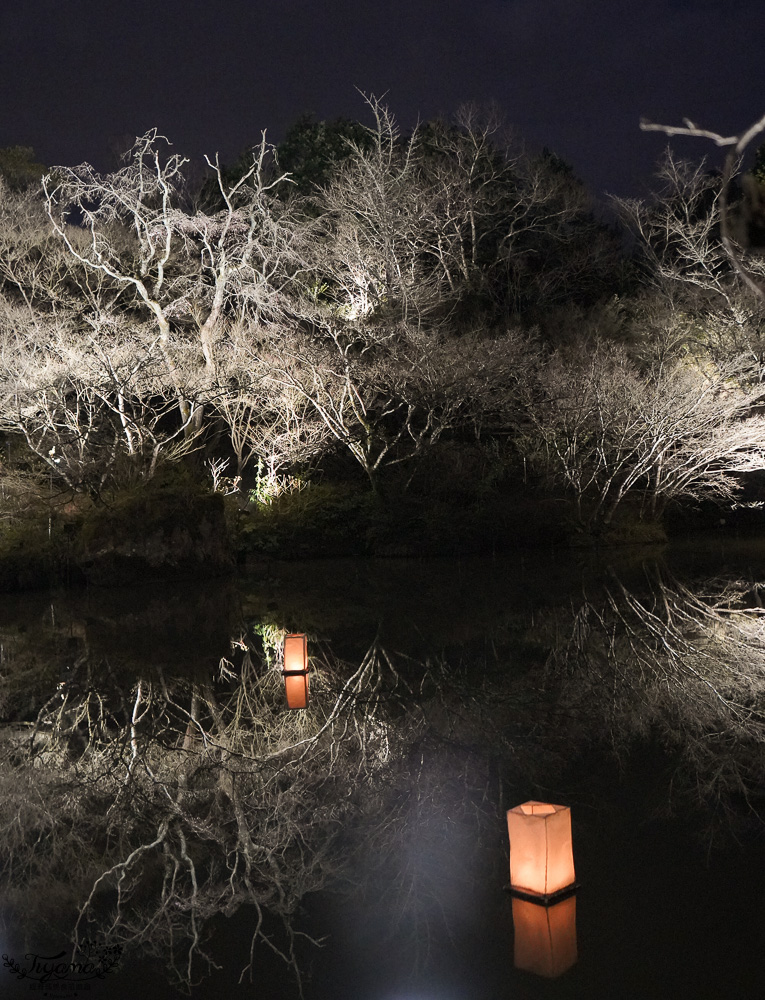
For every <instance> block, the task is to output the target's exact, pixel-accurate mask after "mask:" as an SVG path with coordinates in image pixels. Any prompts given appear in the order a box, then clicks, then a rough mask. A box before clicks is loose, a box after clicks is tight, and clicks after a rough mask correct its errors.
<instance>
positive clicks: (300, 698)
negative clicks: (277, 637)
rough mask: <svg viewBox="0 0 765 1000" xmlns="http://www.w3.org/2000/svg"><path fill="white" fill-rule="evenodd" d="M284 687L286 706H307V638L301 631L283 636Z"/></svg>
mask: <svg viewBox="0 0 765 1000" xmlns="http://www.w3.org/2000/svg"><path fill="white" fill-rule="evenodd" d="M283 674H284V687H285V690H286V692H287V707H288V708H307V707H308V640H307V638H306V636H305V635H304V634H303V633H302V632H301V633H295V634H292V635H287V636H285V637H284V670H283Z"/></svg>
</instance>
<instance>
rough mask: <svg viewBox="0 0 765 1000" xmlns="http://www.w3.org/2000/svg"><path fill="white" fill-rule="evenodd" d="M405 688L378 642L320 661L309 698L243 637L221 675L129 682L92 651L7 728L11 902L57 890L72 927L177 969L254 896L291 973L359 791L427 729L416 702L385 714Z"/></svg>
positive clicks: (340, 856) (258, 939)
mask: <svg viewBox="0 0 765 1000" xmlns="http://www.w3.org/2000/svg"><path fill="white" fill-rule="evenodd" d="M400 685H401V681H400V678H399V677H398V675H397V673H396V671H395V668H394V666H393V664H392V662H391V661H390V660H389V659H388V658H387V657H386V656H385V654H384V652H383V651H381V650H379V649H378V648H377V646H373V647H372V648H371V649H370V650H369V652H368V653H367V655H366V656H365V657H364V659H363V661H362V663H361V664H360V665H359V666H357V667H353V666H350V665H348V664H342V663H338V662H330V661H329V659H326V658H325V659H317V660H316V661H315V662H314V663H313V665H312V672H311V690H312V701H311V707H310V708H309V709H308V710H307V711H304V712H288V711H285V710H284V708H283V697H284V694H283V682H282V680H281V675H280V673H279V671H278V670H276V669H273V668H268V667H267V665H266V663H265V661H264V660H262V659H261V658H259V657H258V656H256V655H254V654H253V651H252V650H250V649H246V650H245V651H244V652H243V653H242V654H241V655H240V656H239V658H238V661H237V662H236V664H234V663H232V662H227V661H224V662H222V664H221V666H220V668H219V670H218V673H217V676H216V677H215V678H214V679H213V678H210V679H209V680H203V681H182V680H178V679H177V678H171V677H169V676H168V675H167V674H166V673H165V672H164V671H162V670H158V671H155V672H154V673H153V674H151V675H149V674H146V675H145V676H144V677H142V678H140V679H138V680H137V681H135V682H134V683H133V684H132V686H130V687H128V688H127V689H125V687H124V685H123V684H122V683H120V680H119V678H117V677H116V676H114V675H113V674H110V673H109V670H108V664H106V663H98V664H92V663H91V662H89V661H87V660H84V661H83V662H81V663H80V665H79V668H78V669H77V670H76V671H75V672H74V673H73V674H72V675H71V676H70V677H69V678H68V679H67V681H66V682H65V683H64V684H63V685H62V686H61V687H60V688H59V689H58V690H57V691H56V693H55V694H54V695H53V696H52V697H51V698H49V699H48V701H47V702H46V703H45V704H44V705H43V706H42V708H41V709H40V711H39V713H38V715H37V719H36V721H35V722H34V724H30V725H28V726H17V727H16V728H15V730H14V732H13V733H12V734H11V733H9V732H6V734H5V740H6V746H5V748H4V750H5V753H4V756H5V766H4V768H3V771H2V775H3V777H2V780H3V785H4V786H5V787H4V789H3V792H4V794H3V802H4V809H3V813H4V819H3V822H2V827H3V834H4V842H5V851H4V854H5V865H4V874H5V876H6V879H7V880H8V881H9V883H10V885H9V889H8V891H7V893H6V902H7V903H8V904H9V905H11V906H13V905H14V904H15V905H16V906H17V907H18V908H19V909H21V908H22V907H23V908H24V909H26V910H28V909H29V902H30V899H35V898H37V899H46V900H47V902H48V904H52V902H53V899H52V896H51V893H50V890H51V887H56V898H55V908H56V909H58V910H60V908H61V906H62V904H68V905H69V906H72V907H74V908H75V909H76V922H75V938H78V937H80V938H81V937H82V936H83V935H86V936H93V934H94V933H96V932H100V933H102V934H106V935H107V936H108V938H109V940H110V942H112V943H122V944H124V945H128V946H139V947H141V948H142V949H145V950H148V951H149V952H153V953H156V954H158V955H160V956H161V957H162V960H163V964H167V965H168V966H169V967H171V968H172V969H173V970H174V973H175V976H176V979H177V981H178V982H179V983H190V982H192V981H193V980H194V979H195V977H197V976H198V975H199V973H200V971H203V969H204V967H205V965H206V964H207V965H211V964H214V963H213V959H212V957H211V955H209V954H208V953H207V951H206V939H207V925H208V922H209V921H210V919H211V918H212V917H213V916H215V915H217V914H221V913H223V914H225V915H231V914H232V913H234V912H235V911H236V910H238V909H239V908H240V907H242V906H249V907H251V908H252V911H253V913H254V916H253V932H252V948H253V949H254V948H255V946H256V945H257V944H258V943H261V944H265V945H266V946H268V947H270V948H272V949H273V950H275V951H277V952H279V953H280V954H281V955H282V956H283V957H284V958H285V959H287V961H289V962H290V963H291V964H293V966H294V967H295V970H296V972H297V962H296V950H295V949H296V942H297V936H298V933H297V932H296V931H295V930H294V929H293V927H292V924H291V917H292V915H293V914H294V913H295V911H296V909H297V907H298V904H299V902H300V900H301V899H302V898H303V897H304V896H305V895H306V894H307V893H309V892H312V891H315V890H317V889H321V888H323V887H324V886H326V885H327V884H328V883H329V882H331V881H332V880H333V879H335V878H336V877H337V876H338V872H339V870H340V869H341V868H342V867H343V865H344V863H345V861H344V859H345V856H346V850H347V838H348V833H349V828H351V827H352V826H353V824H354V821H355V819H356V818H358V814H359V812H360V811H363V810H362V809H361V805H362V802H363V794H362V792H363V789H364V788H365V787H373V786H374V785H375V782H376V780H377V778H378V776H380V775H382V774H383V773H384V771H385V769H386V768H387V767H389V765H390V763H391V761H392V760H394V759H396V758H397V757H399V756H400V755H401V754H402V752H403V748H404V747H405V746H406V744H407V741H409V740H411V739H412V738H413V736H414V734H416V732H417V727H418V723H417V720H416V718H415V717H413V716H411V715H408V716H406V717H405V718H400V719H399V720H398V722H397V724H396V725H395V726H392V725H391V724H390V717H389V712H390V706H391V704H392V700H395V697H396V691H397V689H399V688H400ZM367 818H368V817H367ZM378 822H385V819H384V816H383V817H381V818H380V819H379V820H378ZM273 915H275V916H277V917H279V918H282V922H283V928H284V930H283V933H282V934H281V937H280V938H276V937H275V936H274V935H272V934H271V933H269V932H267V929H266V927H267V917H269V916H273ZM244 962H246V956H245V958H244ZM244 962H243V964H244ZM251 963H252V954H251V956H250V964H251ZM245 971H246V970H245Z"/></svg>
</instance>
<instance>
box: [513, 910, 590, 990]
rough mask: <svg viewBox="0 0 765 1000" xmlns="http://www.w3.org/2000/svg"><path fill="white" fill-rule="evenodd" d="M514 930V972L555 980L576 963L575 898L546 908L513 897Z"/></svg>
mask: <svg viewBox="0 0 765 1000" xmlns="http://www.w3.org/2000/svg"><path fill="white" fill-rule="evenodd" d="M513 928H514V930H515V944H514V955H513V959H514V962H515V967H516V969H523V970H524V971H526V972H533V973H535V974H536V975H537V976H546V977H547V978H548V979H554V978H555V977H556V976H561V975H563V973H564V972H566V970H567V969H570V968H571V966H572V965H574V964H575V963H576V960H577V957H578V956H577V948H576V896H568V897H567V898H566V899H563V900H561V901H560V902H558V903H551V904H550V905H549V906H539V904H538V903H533V902H531V901H530V900H528V899H519V898H517V897H515V898H513Z"/></svg>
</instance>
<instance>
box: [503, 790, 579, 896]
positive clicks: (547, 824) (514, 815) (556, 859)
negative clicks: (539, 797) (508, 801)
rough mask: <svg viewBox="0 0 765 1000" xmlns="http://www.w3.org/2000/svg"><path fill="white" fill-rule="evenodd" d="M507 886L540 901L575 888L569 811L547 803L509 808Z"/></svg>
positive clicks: (566, 807) (525, 803)
mask: <svg viewBox="0 0 765 1000" xmlns="http://www.w3.org/2000/svg"><path fill="white" fill-rule="evenodd" d="M507 832H508V834H509V836H510V889H511V891H514V892H518V893H521V894H523V895H526V896H530V897H532V898H536V899H537V900H538V901H539V902H542V903H546V902H548V901H549V900H550V899H552V898H553V897H555V896H558V895H559V894H561V893H564V892H566V891H571V890H572V889H573V888H574V887H575V882H576V876H575V874H574V852H573V847H572V844H571V810H570V809H569V807H568V806H554V805H550V804H549V803H547V802H524V803H523V805H520V806H516V807H515V808H514V809H508V812H507Z"/></svg>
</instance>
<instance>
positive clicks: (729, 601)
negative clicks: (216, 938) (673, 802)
mask: <svg viewBox="0 0 765 1000" xmlns="http://www.w3.org/2000/svg"><path fill="white" fill-rule="evenodd" d="M641 579H642V578H641ZM750 590H751V588H750V587H749V585H747V584H743V583H741V582H736V581H733V582H730V581H729V582H727V583H725V582H722V581H719V582H716V583H711V584H707V585H706V586H705V587H703V588H700V587H698V588H697V587H689V586H686V585H684V584H682V583H680V582H678V581H677V580H675V579H673V578H672V577H671V576H670V575H669V574H668V573H667V572H666V571H664V570H662V569H660V568H657V567H655V566H649V567H647V568H646V571H645V580H644V582H641V583H639V584H636V583H635V582H634V581H633V582H630V584H629V585H625V584H624V583H622V582H621V581H620V580H619V579H618V578H617V577H616V576H615V575H612V576H611V577H610V578H609V579H608V580H607V581H606V582H605V583H604V584H603V583H601V585H600V586H596V585H595V584H593V585H591V586H590V587H589V589H588V593H587V594H586V595H583V596H581V597H578V598H576V599H572V600H570V601H569V603H568V604H567V605H566V606H565V607H562V606H560V605H559V606H557V607H554V608H553V607H550V606H549V605H548V606H547V608H546V609H545V610H544V611H539V610H537V611H536V612H534V614H533V617H532V619H531V621H527V620H525V616H524V615H523V614H521V613H520V612H513V614H512V615H511V616H509V617H508V618H507V619H506V620H505V622H504V625H502V626H499V627H498V628H497V629H495V630H493V631H492V633H491V635H490V636H487V642H486V644H485V645H484V644H481V647H480V649H478V648H476V647H475V644H474V645H473V646H471V647H466V648H465V650H464V653H463V656H462V659H461V662H459V663H457V662H455V659H454V657H453V656H452V655H451V654H450V655H449V657H448V658H447V659H439V657H438V656H436V655H434V656H433V657H432V658H431V660H430V661H429V662H428V663H427V664H426V665H423V664H420V663H417V662H415V661H411V660H407V658H406V657H405V656H403V655H402V654H397V655H396V657H393V656H389V655H388V653H387V652H386V650H385V649H383V648H381V647H380V645H379V644H377V643H373V644H372V646H371V647H370V648H369V650H368V652H367V654H366V656H365V657H364V658H363V660H362V661H361V663H357V664H351V663H348V662H343V661H340V660H338V659H336V658H333V657H332V656H331V655H330V654H329V653H327V654H326V655H325V654H321V655H317V656H315V657H314V659H313V663H312V674H311V707H310V708H309V709H308V710H307V711H305V712H289V711H286V710H285V708H284V703H283V698H284V694H283V686H282V685H283V682H282V679H281V676H280V673H279V669H278V667H279V664H278V662H276V661H274V660H273V657H272V658H271V660H269V657H268V656H266V655H265V653H266V649H263V648H261V646H260V645H259V644H258V642H256V641H255V638H256V636H255V633H254V632H252V631H250V632H246V631H245V633H244V634H243V635H241V636H239V634H238V638H237V644H236V655H232V657H231V661H223V662H222V663H221V665H220V667H219V668H218V669H217V670H216V672H215V676H213V675H212V674H211V673H210V672H209V671H207V672H203V673H202V674H200V673H199V672H198V671H197V672H194V671H193V670H190V671H189V673H188V674H187V676H186V677H185V678H180V679H179V677H178V676H177V674H178V671H177V670H176V669H173V666H172V664H171V662H170V651H169V649H165V650H164V652H163V654H162V656H161V657H159V659H156V660H155V661H154V663H155V667H154V669H153V670H152V671H148V670H146V671H143V672H142V674H141V675H140V676H138V677H136V676H135V673H133V674H131V673H129V672H128V671H127V669H126V662H131V663H132V661H130V658H129V656H128V657H127V660H126V661H124V662H120V661H119V655H118V654H119V650H118V648H117V646H116V644H115V643H111V644H110V645H108V647H107V646H104V645H103V643H101V645H99V643H98V642H96V641H94V638H93V636H94V633H93V632H92V629H91V630H90V631H89V632H88V634H87V635H86V636H85V637H84V638H82V637H81V640H82V641H80V639H78V641H77V643H75V646H74V648H73V651H72V654H71V655H69V654H67V656H68V659H67V664H66V665H67V669H59V666H58V664H57V661H56V656H57V655H59V653H60V652H61V649H60V648H59V647H57V645H56V643H55V642H52V641H49V640H46V641H45V645H44V646H42V647H40V649H41V653H40V654H39V655H38V659H37V660H34V661H33V660H32V659H30V654H29V651H28V650H25V649H24V648H23V643H22V642H21V640H20V639H18V637H17V640H16V644H15V645H13V644H11V646H6V657H7V658H6V663H5V664H4V676H3V682H2V684H0V696H2V695H3V694H4V692H3V690H2V689H3V687H8V688H9V690H11V695H12V696H9V697H10V701H8V700H6V706H7V704H10V703H14V704H16V703H17V704H19V705H24V706H26V705H27V704H28V697H29V696H28V695H24V697H23V698H22V697H21V695H20V688H19V684H18V683H17V682H16V681H14V680H13V678H12V677H10V670H9V663H10V661H11V660H13V659H14V657H15V659H16V660H17V661H18V664H19V665H20V666H21V667H23V677H24V678H27V679H29V678H32V679H35V678H36V681H35V684H36V686H35V687H34V694H35V696H36V697H37V696H40V697H41V706H42V707H40V709H39V712H38V713H37V715H36V719H35V721H33V722H29V723H17V724H16V725H15V727H14V728H13V729H10V728H6V729H5V730H4V731H2V743H1V744H0V747H1V748H2V751H3V766H2V768H1V769H0V782H1V783H2V791H3V800H2V801H3V806H2V809H1V810H0V829H1V830H2V837H3V845H4V849H3V852H2V865H3V868H2V878H3V882H4V883H5V884H6V885H7V889H6V890H5V901H6V905H10V906H14V905H15V907H16V909H17V910H19V911H21V910H22V909H23V910H24V911H25V912H28V911H29V909H30V900H37V905H38V906H39V907H40V908H43V907H45V906H47V907H48V909H49V911H50V912H51V913H54V912H62V910H63V909H65V908H68V909H69V910H70V911H71V912H72V918H71V923H72V925H73V924H74V923H75V922H76V923H77V934H78V935H79V936H80V937H82V936H86V935H87V936H91V937H92V936H94V934H95V933H96V932H100V933H103V934H106V935H108V937H109V939H110V940H111V941H112V942H115V943H116V942H122V943H124V944H126V945H131V946H133V947H135V948H140V949H144V950H147V951H149V952H153V953H155V954H157V955H158V956H160V957H161V959H162V963H163V965H168V966H170V967H172V968H173V969H174V970H175V976H176V979H177V981H178V982H179V983H184V982H186V983H188V982H189V981H192V980H193V979H195V978H198V977H199V976H201V975H202V974H204V972H205V968H206V964H207V963H210V964H213V960H214V954H213V951H212V950H211V948H210V947H209V936H210V928H211V927H212V926H213V923H214V921H213V918H214V917H216V916H217V915H219V914H224V915H231V914H233V913H234V912H235V911H238V910H241V911H242V913H251V914H252V947H253V951H252V952H251V954H250V965H252V963H253V961H254V955H255V949H256V946H257V947H260V946H264V947H268V948H273V949H274V950H276V951H278V952H280V953H281V954H282V955H283V957H285V958H286V959H287V961H289V962H291V963H292V964H293V965H294V966H295V968H296V970H297V967H298V958H299V953H300V934H299V933H298V931H297V930H296V927H297V924H295V923H293V917H294V915H295V914H296V912H297V911H298V907H299V904H300V902H301V900H303V899H304V898H305V897H306V896H309V895H310V894H311V893H314V892H316V891H317V890H330V891H332V892H338V891H344V892H345V893H346V900H347V910H348V912H349V913H352V912H354V910H353V905H352V901H353V899H354V898H358V897H359V896H365V897H366V899H367V900H369V899H370V898H372V899H374V913H375V922H374V923H373V925H372V924H370V923H369V921H370V918H369V911H368V910H367V911H365V915H364V918H363V919H364V922H366V924H367V925H368V926H370V928H371V929H370V930H369V931H368V932H367V934H368V937H370V936H373V937H374V939H375V940H374V942H373V944H374V946H375V947H378V948H379V947H391V946H393V945H394V944H395V948H396V953H397V954H398V956H399V960H400V961H401V963H404V962H405V960H406V956H408V958H409V961H410V965H411V968H412V969H414V970H416V969H418V968H419V969H422V968H423V967H424V966H426V965H428V964H430V965H431V966H432V963H433V961H434V960H439V961H440V959H441V958H442V957H443V956H444V952H443V950H442V944H443V942H444V941H446V940H458V939H459V938H460V936H464V934H463V932H466V931H467V932H469V931H470V930H471V928H472V929H473V930H475V929H476V928H477V927H481V926H483V924H484V923H485V921H486V912H492V910H491V908H492V907H493V906H495V905H496V903H495V902H492V900H494V896H495V895H496V893H495V889H496V888H497V887H498V886H499V885H501V884H502V883H503V882H504V881H505V879H506V869H505V864H506V851H507V845H506V843H505V840H504V836H503V824H502V823H501V810H502V809H503V808H507V807H508V806H510V805H513V804H515V802H517V801H522V798H519V796H522V797H523V798H528V797H532V796H541V795H544V796H546V797H547V796H549V797H550V798H551V799H553V800H554V799H555V797H557V796H560V795H564V794H565V793H564V792H563V791H562V789H563V788H564V787H565V786H564V781H565V780H567V779H566V777H565V776H567V775H568V777H570V775H571V771H572V768H573V767H575V766H576V760H577V759H578V757H579V755H580V753H581V752H582V750H583V749H584V750H586V749H587V748H588V747H592V746H596V748H597V749H602V748H603V747H604V746H605V747H607V748H608V749H609V750H614V751H615V752H616V753H617V754H618V755H621V754H623V753H624V754H626V753H627V752H628V751H629V749H630V748H631V747H633V746H635V745H637V744H640V743H643V744H644V743H646V742H650V741H658V742H659V744H660V745H661V747H662V748H663V752H665V754H666V753H667V752H668V753H669V755H670V757H671V759H672V761H673V767H674V774H673V776H672V784H673V788H674V790H675V792H679V791H684V792H686V793H690V792H693V794H694V795H695V796H697V797H698V796H699V795H700V796H701V797H702V799H703V800H704V801H705V802H707V803H709V802H711V803H712V804H713V805H714V806H715V807H718V806H721V807H722V811H723V812H724V811H725V810H731V811H732V810H736V809H738V808H739V807H740V805H741V801H740V800H741V797H742V796H743V797H744V799H745V801H748V802H750V803H752V804H753V805H755V806H756V802H755V801H754V797H755V796H756V795H757V794H758V793H759V792H760V791H761V784H762V783H761V777H760V776H761V774H762V773H763V770H762V767H763V764H765V752H763V748H764V747H765V713H763V705H764V704H765V702H764V700H763V699H764V698H765V658H764V657H763V652H764V651H765V620H764V616H765V611H763V610H762V609H761V608H760V607H759V606H757V602H756V601H755V600H753V599H750V598H751V596H752V595H751V593H750V595H749V598H748V597H747V591H750ZM750 605H755V606H750ZM267 631H268V630H267V629H266V628H265V627H263V628H261V629H260V634H261V636H262V637H264V638H267V635H266V633H267ZM248 636H249V638H248ZM38 638H39V637H35V642H37V641H38ZM99 642H100V640H99ZM59 646H60V644H59ZM17 647H18V648H17ZM30 647H31V641H30ZM57 649H58V652H57ZM107 649H108V655H104V650H107ZM185 657H186V652H184V658H185ZM46 659H48V660H49V662H48V663H47V665H45V664H44V661H45V660H46ZM35 664H37V666H35ZM43 665H45V669H43ZM38 666H39V669H38ZM35 671H37V673H35ZM20 676H21V675H20ZM6 682H7V684H6ZM26 683H27V681H25V684H26ZM57 684H59V685H60V686H58V687H57ZM46 685H47V694H46V695H45V696H44V697H42V695H41V693H42V692H43V691H44V690H45V689H46ZM6 693H7V692H6ZM46 699H47V700H46ZM24 712H26V708H24ZM21 715H22V716H23V712H22V713H21ZM17 717H19V716H17ZM569 791H570V789H569ZM563 800H564V801H565V800H566V799H565V798H563ZM717 811H718V814H719V812H720V810H717ZM274 917H275V918H276V920H277V922H278V933H277V925H275V924H274V922H273V918H274ZM361 922H362V921H361V920H359V921H357V923H358V924H361ZM320 932H321V931H320ZM359 933H363V932H362V931H359ZM449 935H451V938H450V937H449ZM438 942H440V943H441V945H439V944H438ZM371 946H372V945H371V944H370V947H371ZM439 949H440V950H439ZM247 964H248V959H247V956H246V955H243V956H242V965H243V966H245V967H247ZM245 971H246V968H245Z"/></svg>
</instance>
